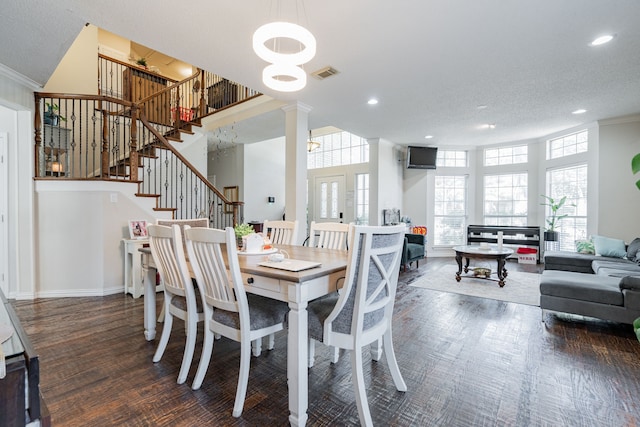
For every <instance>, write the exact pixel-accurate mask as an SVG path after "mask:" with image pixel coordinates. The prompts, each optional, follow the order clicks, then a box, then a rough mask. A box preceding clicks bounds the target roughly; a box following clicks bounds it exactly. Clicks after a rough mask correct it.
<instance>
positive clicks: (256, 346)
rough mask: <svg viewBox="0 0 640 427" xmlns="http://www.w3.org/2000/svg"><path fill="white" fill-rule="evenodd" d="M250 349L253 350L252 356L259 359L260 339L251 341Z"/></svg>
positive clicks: (260, 350) (260, 351)
mask: <svg viewBox="0 0 640 427" xmlns="http://www.w3.org/2000/svg"><path fill="white" fill-rule="evenodd" d="M251 348H252V349H253V355H254V356H255V357H260V354H261V353H262V338H258V339H257V340H253V341H251Z"/></svg>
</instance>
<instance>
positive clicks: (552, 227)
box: [540, 194, 575, 242]
mask: <svg viewBox="0 0 640 427" xmlns="http://www.w3.org/2000/svg"><path fill="white" fill-rule="evenodd" d="M540 197H543V198H544V199H545V202H544V203H540V204H541V205H542V206H549V208H550V209H551V216H550V217H549V218H547V228H546V229H545V232H544V239H545V240H547V241H550V242H556V241H557V240H558V232H557V231H556V226H557V225H558V222H559V221H560V220H561V219H562V218H566V217H568V216H569V215H568V214H561V215H559V214H558V212H559V211H560V209H562V207H563V206H564V205H565V203H566V202H567V196H564V197H562V198H561V199H560V200H555V199H554V198H553V197H550V196H545V195H544V194H541V195H540ZM567 206H575V205H573V204H572V205H567Z"/></svg>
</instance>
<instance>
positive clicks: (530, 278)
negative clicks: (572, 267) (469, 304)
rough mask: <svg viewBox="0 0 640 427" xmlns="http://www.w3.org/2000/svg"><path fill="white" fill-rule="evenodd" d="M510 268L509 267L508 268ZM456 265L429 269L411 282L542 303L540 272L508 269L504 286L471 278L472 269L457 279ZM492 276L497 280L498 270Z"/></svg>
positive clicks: (497, 298)
mask: <svg viewBox="0 0 640 427" xmlns="http://www.w3.org/2000/svg"><path fill="white" fill-rule="evenodd" d="M507 270H508V267H507ZM456 271H458V266H457V265H443V266H442V267H440V268H439V269H438V270H435V271H428V272H427V273H426V274H425V275H424V276H421V277H418V278H416V279H415V280H414V281H413V282H410V283H409V285H410V286H415V287H417V288H425V289H433V290H436V291H443V292H453V293H456V294H463V295H470V296H474V297H481V298H490V299H495V300H500V301H508V302H515V303H518V304H528V305H535V306H540V274H536V273H524V272H520V271H508V273H507V278H506V280H505V282H506V283H505V285H504V287H503V288H501V287H500V286H499V285H498V282H496V281H493V280H486V279H477V278H474V277H472V274H471V272H469V273H468V277H467V276H466V275H465V274H464V273H463V274H462V275H463V276H465V277H463V278H462V280H460V282H456ZM492 278H494V279H496V275H495V273H494V274H493V275H492Z"/></svg>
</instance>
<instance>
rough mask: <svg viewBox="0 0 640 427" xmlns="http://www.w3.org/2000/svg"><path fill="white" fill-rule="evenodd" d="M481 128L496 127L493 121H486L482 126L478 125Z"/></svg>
mask: <svg viewBox="0 0 640 427" xmlns="http://www.w3.org/2000/svg"><path fill="white" fill-rule="evenodd" d="M480 127H481V128H482V129H495V128H496V124H495V123H486V124H484V125H482V126H480Z"/></svg>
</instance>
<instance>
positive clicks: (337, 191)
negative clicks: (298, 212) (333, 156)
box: [311, 175, 345, 222]
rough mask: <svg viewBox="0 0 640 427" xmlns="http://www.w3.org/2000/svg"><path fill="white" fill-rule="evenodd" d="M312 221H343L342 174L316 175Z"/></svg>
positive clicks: (343, 193)
mask: <svg viewBox="0 0 640 427" xmlns="http://www.w3.org/2000/svg"><path fill="white" fill-rule="evenodd" d="M314 188H315V191H314V194H315V200H314V212H313V218H311V220H312V221H315V222H344V205H345V192H344V175H335V176H324V177H317V178H316V180H315V186H314Z"/></svg>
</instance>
